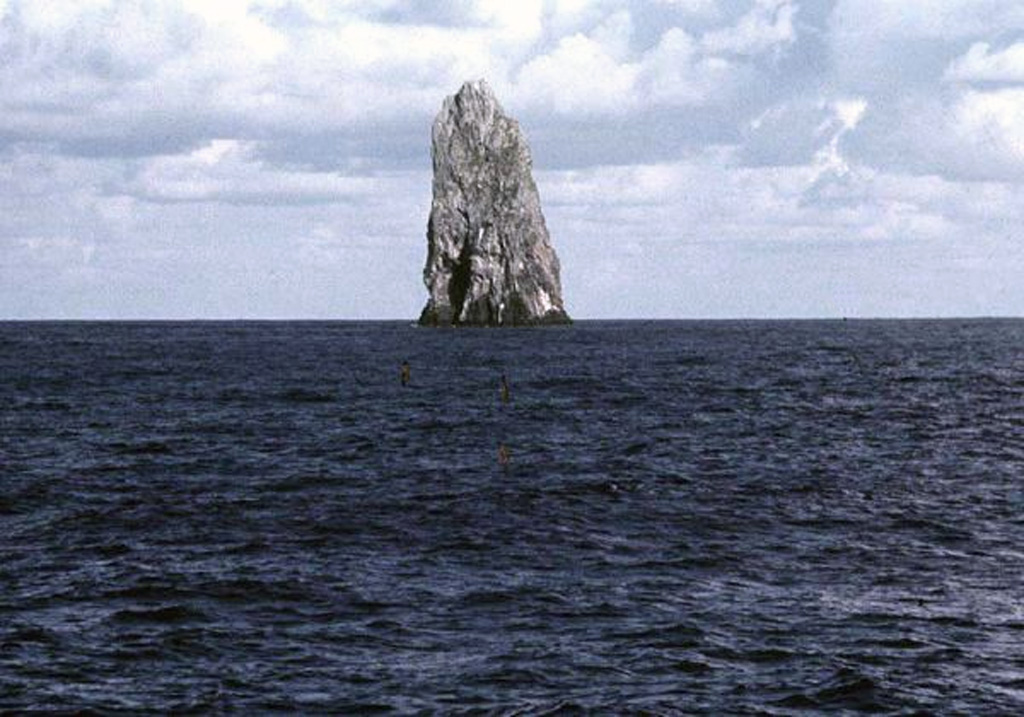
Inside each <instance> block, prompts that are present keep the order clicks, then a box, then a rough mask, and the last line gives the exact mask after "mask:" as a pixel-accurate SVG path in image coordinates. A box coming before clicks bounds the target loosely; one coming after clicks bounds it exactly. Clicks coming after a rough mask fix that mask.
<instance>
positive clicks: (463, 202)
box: [420, 80, 570, 326]
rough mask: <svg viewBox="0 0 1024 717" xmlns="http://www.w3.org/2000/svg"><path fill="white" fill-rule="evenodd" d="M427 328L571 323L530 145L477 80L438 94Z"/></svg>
mask: <svg viewBox="0 0 1024 717" xmlns="http://www.w3.org/2000/svg"><path fill="white" fill-rule="evenodd" d="M431 157H432V158H433V164H434V182H433V201H432V203H431V208H430V220H429V222H428V224H427V263H426V267H425V268H424V269H423V281H424V283H425V284H426V286H427V290H428V291H429V292H430V297H429V299H428V300H427V305H426V306H425V307H424V308H423V312H422V313H421V314H420V324H422V325H425V326H525V325H534V324H566V323H570V319H569V316H568V315H567V314H566V313H565V308H564V307H563V304H562V287H561V280H560V278H559V270H560V268H559V263H558V257H557V256H556V255H555V250H554V248H553V247H552V246H551V240H550V238H549V236H548V230H547V226H546V225H545V223H544V215H543V214H542V213H541V209H540V195H539V194H538V193H537V185H536V184H535V183H534V181H533V176H532V173H531V159H530V149H529V147H528V146H527V144H526V139H525V138H524V137H523V133H522V131H521V130H520V129H519V124H518V123H517V122H516V121H515V120H514V119H512V118H510V117H508V116H507V115H506V114H505V112H504V111H503V110H502V108H501V105H500V104H499V103H498V100H497V99H496V98H495V96H494V93H493V92H492V91H491V88H490V87H488V85H487V83H486V82H485V81H483V80H478V81H476V82H467V83H466V84H464V85H463V86H462V88H461V89H460V90H459V91H458V92H457V93H456V94H454V95H452V96H450V97H448V98H446V99H445V101H444V104H443V105H442V107H441V111H440V113H438V115H437V118H436V119H435V120H434V126H433V137H432V143H431Z"/></svg>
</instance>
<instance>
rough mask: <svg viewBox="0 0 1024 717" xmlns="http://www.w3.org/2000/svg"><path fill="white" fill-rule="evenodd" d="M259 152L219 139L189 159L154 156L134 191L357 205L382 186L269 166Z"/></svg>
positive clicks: (156, 197)
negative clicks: (353, 201)
mask: <svg viewBox="0 0 1024 717" xmlns="http://www.w3.org/2000/svg"><path fill="white" fill-rule="evenodd" d="M257 150H258V145H256V144H255V143H251V142H240V141H237V140H214V141H213V142H210V143H209V144H208V145H206V146H204V147H202V148H200V149H197V150H195V151H193V152H190V153H188V154H184V155H171V156H160V157H153V158H151V159H148V160H146V161H145V162H144V163H143V165H142V167H141V169H140V171H139V172H138V175H137V176H136V177H135V179H134V180H133V181H132V182H131V183H130V184H129V185H128V189H129V191H132V192H134V193H135V194H136V195H137V196H139V197H140V198H143V199H146V200H149V201H163V202H209V201H221V202H230V203H237V204H256V203H259V204H266V203H283V204H292V203H299V204H301V203H308V202H332V201H344V200H351V199H353V198H354V197H357V196H359V195H366V194H369V193H370V192H372V191H373V190H374V188H375V186H376V185H375V182H374V181H373V180H372V179H370V178H368V177H346V176H341V175H338V174H335V173H329V172H298V171H289V170H284V169H275V168H273V167H267V166H266V165H265V164H264V162H263V161H262V160H260V159H259V157H258V155H257Z"/></svg>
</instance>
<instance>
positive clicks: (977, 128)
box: [953, 88, 1024, 174]
mask: <svg viewBox="0 0 1024 717" xmlns="http://www.w3.org/2000/svg"><path fill="white" fill-rule="evenodd" d="M953 127H954V130H955V131H956V132H957V133H958V135H959V136H960V137H961V138H962V139H963V140H964V141H965V143H966V144H967V145H969V146H970V147H971V148H972V149H973V150H975V151H980V152H982V153H983V155H984V156H985V157H986V158H988V159H990V160H993V161H995V160H997V159H1000V158H1001V159H1002V162H1001V163H1006V162H1009V163H1012V164H1013V165H1015V166H1016V167H1017V168H1018V169H1019V170H1020V171H1021V173H1022V174H1024V88H1009V89H1003V90H996V91H992V92H980V91H970V92H967V93H966V94H964V95H963V97H962V98H961V99H960V101H959V102H958V103H957V105H956V107H955V114H954V119H953Z"/></svg>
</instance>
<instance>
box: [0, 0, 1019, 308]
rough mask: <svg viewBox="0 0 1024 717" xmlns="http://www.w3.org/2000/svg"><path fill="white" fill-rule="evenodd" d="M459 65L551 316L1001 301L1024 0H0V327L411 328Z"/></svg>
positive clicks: (1011, 255) (1012, 244) (1007, 278)
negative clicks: (522, 225)
mask: <svg viewBox="0 0 1024 717" xmlns="http://www.w3.org/2000/svg"><path fill="white" fill-rule="evenodd" d="M478 78H485V79H486V80H487V81H488V83H489V84H490V85H491V87H492V88H493V89H494V91H495V93H496V94H497V96H498V98H499V99H500V101H501V103H502V104H503V106H504V107H505V109H506V111H508V112H509V113H510V114H511V115H512V116H514V117H515V118H516V119H518V120H519V122H520V125H521V126H522V128H523V130H524V133H525V135H526V137H527V139H528V141H529V143H530V145H531V149H532V154H533V165H534V176H535V179H536V181H537V185H538V188H539V190H540V195H541V203H542V207H543V209H544V213H545V216H546V219H547V224H548V228H549V230H550V233H551V238H552V243H553V244H554V246H555V249H556V251H557V252H558V255H559V257H560V259H561V264H562V285H563V293H564V298H565V303H566V308H567V310H568V311H569V313H570V314H571V315H572V316H573V317H574V318H577V319H599V318H783V317H797V318H802V317H840V316H847V317H888V316H893V317H905V316H995V315H999V316H1007V315H1010V316H1021V315H1024V231H1022V227H1024V3H1022V2H1020V0H647V1H646V2H639V1H637V0H516V1H515V2H509V1H508V0H455V1H453V2H447V3H446V2H427V1H426V0H408V1H406V2H399V1H397V0H364V1H362V2H355V1H353V0H337V1H334V2H329V1H327V0H216V2H213V1H211V0H0V319H35V318H46V319H136V318H138V319H192V318H209V319H236V318H254V319H257V318H260V319H287V318H309V319H391V318H394V319H405V318H409V319H415V318H416V316H418V314H419V311H420V309H421V308H422V306H423V304H424V303H425V301H426V298H427V293H426V289H425V287H424V285H423V279H422V272H423V265H424V261H425V258H426V237H425V233H426V225H427V217H428V214H429V210H430V183H431V175H430V125H431V122H432V121H433V118H434V116H435V115H436V113H437V112H438V110H439V109H440V107H441V103H442V102H443V100H444V98H445V96H447V95H449V94H452V93H453V92H455V91H457V90H458V88H459V87H460V86H461V84H462V83H463V82H464V81H466V80H473V79H478Z"/></svg>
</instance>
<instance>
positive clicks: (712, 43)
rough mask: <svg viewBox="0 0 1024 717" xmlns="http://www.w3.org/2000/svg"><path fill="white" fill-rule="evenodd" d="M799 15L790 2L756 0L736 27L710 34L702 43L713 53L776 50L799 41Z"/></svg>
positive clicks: (748, 52)
mask: <svg viewBox="0 0 1024 717" xmlns="http://www.w3.org/2000/svg"><path fill="white" fill-rule="evenodd" d="M796 12H797V6H796V4H794V3H792V2H789V0H756V2H755V3H754V7H753V8H752V9H751V10H750V12H748V13H747V14H746V15H744V16H743V17H741V18H740V19H739V21H738V22H737V23H736V24H735V25H734V26H732V27H726V28H722V29H720V30H715V31H713V32H709V33H708V34H706V35H705V36H704V37H703V38H702V39H701V44H702V46H703V47H704V48H705V49H706V50H707V51H708V52H711V53H732V54H737V55H756V54H759V53H762V52H766V51H768V50H777V49H779V48H781V47H784V46H786V45H788V44H790V43H792V42H793V41H794V40H795V39H796V31H795V29H794V26H793V16H794V15H796Z"/></svg>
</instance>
